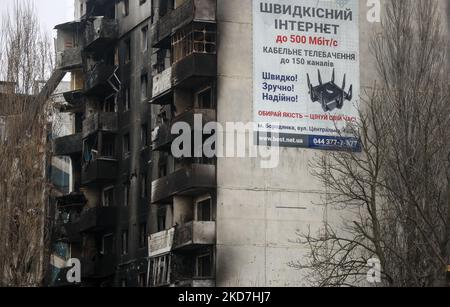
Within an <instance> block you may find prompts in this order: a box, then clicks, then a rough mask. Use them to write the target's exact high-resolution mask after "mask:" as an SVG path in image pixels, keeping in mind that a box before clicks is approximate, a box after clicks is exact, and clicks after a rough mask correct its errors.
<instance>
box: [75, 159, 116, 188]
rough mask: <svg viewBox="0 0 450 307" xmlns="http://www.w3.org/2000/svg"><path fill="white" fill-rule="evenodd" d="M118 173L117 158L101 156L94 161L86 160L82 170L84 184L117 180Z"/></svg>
mask: <svg viewBox="0 0 450 307" xmlns="http://www.w3.org/2000/svg"><path fill="white" fill-rule="evenodd" d="M117 173H118V162H117V160H115V159H110V158H102V157H99V158H96V159H95V160H93V161H89V162H85V164H84V165H83V168H82V172H81V181H82V184H83V185H89V184H92V183H100V184H102V183H107V182H111V181H114V180H116V179H117Z"/></svg>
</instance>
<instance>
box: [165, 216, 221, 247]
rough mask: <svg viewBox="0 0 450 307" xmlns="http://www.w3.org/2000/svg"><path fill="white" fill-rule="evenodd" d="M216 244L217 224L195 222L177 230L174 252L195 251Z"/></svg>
mask: <svg viewBox="0 0 450 307" xmlns="http://www.w3.org/2000/svg"><path fill="white" fill-rule="evenodd" d="M215 243H216V223H215V222H200V221H193V222H190V223H187V224H184V225H181V226H179V227H178V228H176V230H175V236H174V240H173V250H182V249H194V248H196V247H198V246H204V245H214V244H215Z"/></svg>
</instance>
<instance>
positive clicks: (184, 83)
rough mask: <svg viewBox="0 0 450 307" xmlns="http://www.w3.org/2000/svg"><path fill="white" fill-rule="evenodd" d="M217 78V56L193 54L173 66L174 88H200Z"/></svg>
mask: <svg viewBox="0 0 450 307" xmlns="http://www.w3.org/2000/svg"><path fill="white" fill-rule="evenodd" d="M216 76H217V56H216V54H210V53H192V54H190V55H188V56H186V57H184V58H183V59H181V60H179V61H178V62H176V63H175V64H174V65H173V66H172V85H173V86H174V87H179V88H195V87H199V86H201V85H203V84H206V83H208V81H209V80H210V79H211V78H215V77H216Z"/></svg>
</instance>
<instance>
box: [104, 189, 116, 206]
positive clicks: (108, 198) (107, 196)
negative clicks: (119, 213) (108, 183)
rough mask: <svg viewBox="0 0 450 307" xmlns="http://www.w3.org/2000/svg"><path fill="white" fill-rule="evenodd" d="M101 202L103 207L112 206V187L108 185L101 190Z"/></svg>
mask: <svg viewBox="0 0 450 307" xmlns="http://www.w3.org/2000/svg"><path fill="white" fill-rule="evenodd" d="M102 202H103V207H105V208H107V207H113V206H114V187H108V188H106V189H104V190H103V195H102Z"/></svg>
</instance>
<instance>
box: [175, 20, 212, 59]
mask: <svg viewBox="0 0 450 307" xmlns="http://www.w3.org/2000/svg"><path fill="white" fill-rule="evenodd" d="M194 53H207V54H215V53H216V29H215V27H214V26H213V25H209V24H193V25H190V26H188V27H187V28H186V29H183V30H180V31H178V32H176V33H175V34H174V35H173V36H172V62H173V63H176V62H178V61H180V60H182V59H184V58H185V57H187V56H189V55H191V54H194Z"/></svg>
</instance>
